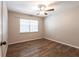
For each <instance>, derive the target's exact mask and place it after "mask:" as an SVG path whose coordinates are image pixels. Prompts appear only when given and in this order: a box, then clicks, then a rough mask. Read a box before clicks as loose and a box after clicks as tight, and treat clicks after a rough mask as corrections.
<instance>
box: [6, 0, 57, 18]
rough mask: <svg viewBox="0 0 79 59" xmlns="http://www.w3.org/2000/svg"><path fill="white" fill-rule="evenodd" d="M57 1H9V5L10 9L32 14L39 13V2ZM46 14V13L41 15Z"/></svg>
mask: <svg viewBox="0 0 79 59" xmlns="http://www.w3.org/2000/svg"><path fill="white" fill-rule="evenodd" d="M54 3H56V2H55V1H52V0H51V1H8V2H7V6H8V9H9V10H11V11H16V12H20V13H25V14H30V15H36V16H38V15H37V12H38V11H37V10H39V8H38V5H39V4H45V5H51V4H54ZM39 16H43V17H44V16H45V15H39Z"/></svg>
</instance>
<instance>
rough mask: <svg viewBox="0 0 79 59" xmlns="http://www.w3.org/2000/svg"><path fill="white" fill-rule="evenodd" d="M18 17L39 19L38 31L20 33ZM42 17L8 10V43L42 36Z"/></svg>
mask: <svg viewBox="0 0 79 59" xmlns="http://www.w3.org/2000/svg"><path fill="white" fill-rule="evenodd" d="M20 17H21V18H26V19H34V20H38V21H39V32H37V33H20ZM43 21H44V20H43V18H40V17H35V16H30V15H25V14H21V13H17V12H12V11H9V40H8V42H9V44H14V43H19V42H25V41H29V40H35V39H40V38H43V28H44V23H43Z"/></svg>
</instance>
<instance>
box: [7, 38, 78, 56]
mask: <svg viewBox="0 0 79 59" xmlns="http://www.w3.org/2000/svg"><path fill="white" fill-rule="evenodd" d="M76 56H77V57H78V56H79V49H76V48H73V47H70V46H67V45H63V44H60V43H57V42H54V41H50V40H47V39H38V40H32V41H28V42H23V43H17V44H12V45H9V48H8V52H7V57H76Z"/></svg>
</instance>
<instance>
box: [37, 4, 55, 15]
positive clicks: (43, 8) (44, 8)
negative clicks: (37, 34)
mask: <svg viewBox="0 0 79 59" xmlns="http://www.w3.org/2000/svg"><path fill="white" fill-rule="evenodd" d="M38 8H39V11H38V13H37V15H48V12H50V11H54V8H50V9H48V7H47V6H46V5H44V4H40V5H38Z"/></svg>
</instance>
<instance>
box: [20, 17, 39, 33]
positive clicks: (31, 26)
mask: <svg viewBox="0 0 79 59" xmlns="http://www.w3.org/2000/svg"><path fill="white" fill-rule="evenodd" d="M20 32H22V33H23V32H38V21H37V20H27V19H20Z"/></svg>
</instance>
